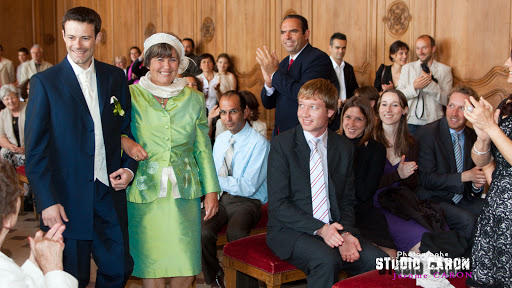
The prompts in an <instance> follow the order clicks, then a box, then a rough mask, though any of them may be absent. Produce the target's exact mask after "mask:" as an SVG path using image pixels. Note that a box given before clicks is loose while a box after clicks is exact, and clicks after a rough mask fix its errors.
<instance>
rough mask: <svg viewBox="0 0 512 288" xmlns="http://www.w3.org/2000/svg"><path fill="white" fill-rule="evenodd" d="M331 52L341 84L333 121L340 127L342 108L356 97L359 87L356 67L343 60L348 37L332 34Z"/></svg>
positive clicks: (337, 33) (330, 41)
mask: <svg viewBox="0 0 512 288" xmlns="http://www.w3.org/2000/svg"><path fill="white" fill-rule="evenodd" d="M329 51H330V52H331V56H330V58H331V62H332V67H333V68H334V71H336V77H338V82H339V83H340V90H339V96H338V97H339V98H338V110H337V113H336V116H335V117H334V119H333V121H332V122H333V123H337V124H336V125H337V126H339V123H340V115H339V114H340V112H341V111H340V110H341V107H342V106H343V103H345V101H347V99H349V98H350V97H352V96H353V95H354V91H355V90H356V89H357V88H359V85H358V84H357V80H356V75H355V74H354V67H352V65H350V64H349V63H347V62H346V61H345V60H343V58H344V57H345V53H346V52H347V36H346V35H345V34H343V33H339V32H336V33H334V34H332V36H331V39H330V40H329Z"/></svg>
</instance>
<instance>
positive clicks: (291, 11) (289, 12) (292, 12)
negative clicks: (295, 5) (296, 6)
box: [283, 9, 297, 18]
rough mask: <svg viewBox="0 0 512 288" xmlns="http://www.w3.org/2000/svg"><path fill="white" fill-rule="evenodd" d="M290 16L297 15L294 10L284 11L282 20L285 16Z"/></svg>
mask: <svg viewBox="0 0 512 288" xmlns="http://www.w3.org/2000/svg"><path fill="white" fill-rule="evenodd" d="M292 14H295V15H296V14H297V12H296V11H295V10H293V9H288V10H286V11H285V12H284V15H283V18H284V17H286V16H288V15H292Z"/></svg>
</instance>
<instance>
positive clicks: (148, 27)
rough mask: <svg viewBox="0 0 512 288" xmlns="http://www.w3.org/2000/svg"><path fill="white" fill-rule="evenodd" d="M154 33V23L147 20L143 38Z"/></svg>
mask: <svg viewBox="0 0 512 288" xmlns="http://www.w3.org/2000/svg"><path fill="white" fill-rule="evenodd" d="M155 33H156V27H155V24H153V23H151V22H149V23H148V25H146V29H145V30H144V39H148V38H149V36H151V35H153V34H155Z"/></svg>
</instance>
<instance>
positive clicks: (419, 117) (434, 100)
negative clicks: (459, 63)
mask: <svg viewBox="0 0 512 288" xmlns="http://www.w3.org/2000/svg"><path fill="white" fill-rule="evenodd" d="M435 52H436V42H435V40H434V38H432V37H431V36H429V35H421V36H420V37H418V39H417V40H416V55H417V56H418V58H419V59H418V61H416V62H411V63H407V64H405V65H404V66H403V67H402V73H401V74H400V80H398V85H397V89H398V90H400V91H402V93H404V95H405V97H407V103H408V104H409V109H410V110H409V114H408V115H407V124H408V126H409V132H411V134H412V135H414V134H415V133H416V130H417V129H418V128H419V127H420V126H423V125H425V124H428V123H432V122H434V121H436V120H438V119H440V118H442V117H443V115H444V113H443V106H446V104H447V102H448V93H449V92H450V89H452V86H453V76H452V68H450V67H449V66H447V65H444V64H441V63H439V62H437V61H436V60H434V53H435Z"/></svg>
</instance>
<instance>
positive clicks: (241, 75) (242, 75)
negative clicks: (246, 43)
mask: <svg viewBox="0 0 512 288" xmlns="http://www.w3.org/2000/svg"><path fill="white" fill-rule="evenodd" d="M258 71H260V64H258V63H256V64H254V66H252V68H251V70H249V72H240V71H238V69H236V67H235V66H233V72H234V73H235V75H237V77H239V78H251V77H254V76H256V74H257V73H258Z"/></svg>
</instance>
